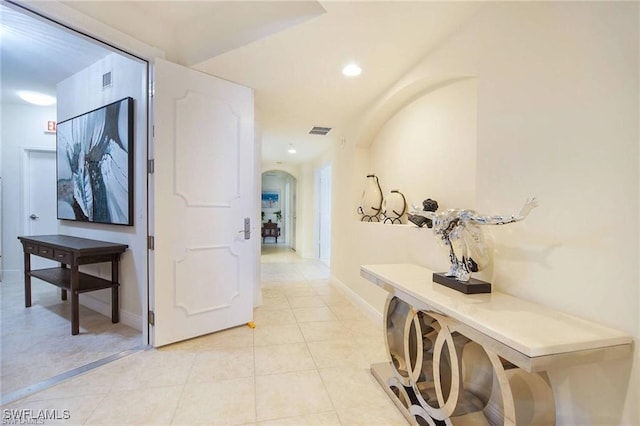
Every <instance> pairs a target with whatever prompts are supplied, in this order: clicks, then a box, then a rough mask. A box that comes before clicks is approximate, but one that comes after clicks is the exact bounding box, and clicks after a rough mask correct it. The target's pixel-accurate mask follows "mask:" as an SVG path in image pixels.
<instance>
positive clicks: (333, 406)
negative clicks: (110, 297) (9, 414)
mask: <svg viewBox="0 0 640 426" xmlns="http://www.w3.org/2000/svg"><path fill="white" fill-rule="evenodd" d="M328 276H329V271H328V268H327V267H326V266H324V265H323V264H322V263H320V262H317V261H312V260H303V259H300V258H299V257H298V256H297V255H296V254H295V252H293V251H291V250H290V249H288V248H287V247H285V246H282V245H266V246H263V254H262V291H263V302H264V303H263V306H261V307H259V308H256V310H255V317H254V318H255V323H256V328H255V329H251V328H249V327H244V326H243V327H237V328H233V329H229V330H225V331H222V332H219V333H214V334H211V335H207V336H203V337H200V338H196V339H191V340H188V341H185V342H180V343H177V344H174V345H170V346H167V347H163V348H160V349H158V350H156V349H149V350H145V351H141V352H137V353H135V354H133V355H130V356H128V357H125V358H122V359H120V360H117V361H114V362H112V363H110V364H108V365H105V366H103V367H100V368H98V369H95V370H93V371H91V372H88V373H86V374H84V375H81V376H78V377H76V378H74V379H72V380H70V381H67V382H64V383H61V384H60V385H58V386H55V387H53V388H51V389H49V390H45V391H43V392H40V393H38V394H35V395H32V396H31V397H29V398H26V399H23V400H21V401H18V402H16V403H14V404H11V405H9V406H7V407H3V408H11V409H22V408H24V409H31V410H39V409H48V410H54V409H55V410H59V412H61V411H62V410H69V415H70V419H69V420H67V421H62V420H59V421H56V422H55V424H119V425H120V424H131V423H136V424H176V425H192V424H252V425H253V424H255V425H258V424H260V425H280V424H290V425H310V424H326V425H340V424H342V425H356V424H363V425H365V424H366V425H373V424H378V425H405V424H406V421H405V420H404V418H403V417H402V415H401V414H400V413H399V411H398V410H397V409H396V408H395V406H394V405H393V403H392V402H391V400H390V399H389V398H388V397H387V396H386V394H385V393H384V392H383V391H382V389H381V388H380V386H379V385H378V383H377V382H376V381H375V379H374V378H373V376H372V375H371V374H370V372H369V366H370V364H372V363H375V362H380V361H382V360H385V359H386V358H387V355H386V354H385V350H384V339H383V336H382V334H381V331H380V326H379V325H378V324H376V323H375V322H374V321H372V320H371V319H370V318H368V317H367V316H365V315H364V314H363V313H362V312H361V310H360V309H359V308H358V307H356V306H354V305H353V304H351V303H350V301H349V300H348V299H346V298H345V297H344V296H343V295H342V294H341V292H340V291H338V290H337V289H336V288H335V287H333V286H332V285H331V284H330V279H329V278H328Z"/></svg>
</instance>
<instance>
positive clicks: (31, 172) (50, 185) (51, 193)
mask: <svg viewBox="0 0 640 426" xmlns="http://www.w3.org/2000/svg"><path fill="white" fill-rule="evenodd" d="M24 173H25V175H24V176H25V178H24V179H25V185H24V188H25V189H26V191H25V203H24V208H25V210H24V212H23V218H24V224H25V226H24V229H25V234H26V235H50V234H57V233H58V219H57V214H56V211H57V209H56V206H57V197H56V182H57V179H56V152H55V151H47V150H39V149H27V150H26V151H25V167H24ZM56 265H57V263H56V262H54V261H52V260H47V259H43V258H41V257H38V256H32V257H31V268H32V269H42V268H52V267H55V266H56Z"/></svg>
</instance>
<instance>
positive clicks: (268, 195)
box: [262, 190, 280, 209]
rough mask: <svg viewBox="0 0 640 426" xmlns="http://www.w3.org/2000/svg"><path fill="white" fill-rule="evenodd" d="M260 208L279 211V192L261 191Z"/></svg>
mask: <svg viewBox="0 0 640 426" xmlns="http://www.w3.org/2000/svg"><path fill="white" fill-rule="evenodd" d="M262 208H263V209H279V208H280V191H272V190H263V191H262Z"/></svg>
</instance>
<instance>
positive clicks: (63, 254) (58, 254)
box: [53, 249, 73, 264]
mask: <svg viewBox="0 0 640 426" xmlns="http://www.w3.org/2000/svg"><path fill="white" fill-rule="evenodd" d="M53 258H54V259H55V260H56V262H60V263H66V264H70V263H71V260H72V259H73V257H72V255H71V253H69V252H68V251H64V250H58V249H55V250H54V251H53Z"/></svg>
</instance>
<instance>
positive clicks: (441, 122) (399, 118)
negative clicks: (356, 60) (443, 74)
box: [360, 77, 478, 223]
mask: <svg viewBox="0 0 640 426" xmlns="http://www.w3.org/2000/svg"><path fill="white" fill-rule="evenodd" d="M477 110H478V101H477V80H476V79H475V78H470V77H459V78H450V79H444V80H440V81H437V82H434V81H433V79H427V78H425V79H423V80H420V81H416V82H414V83H412V84H410V85H408V86H406V87H405V89H404V90H400V91H398V92H397V95H396V96H393V97H391V98H390V99H389V100H388V101H387V102H386V103H385V106H381V107H380V108H378V109H377V113H376V114H374V115H373V116H372V117H371V118H370V120H369V121H368V123H369V124H368V126H367V128H366V129H365V131H364V132H363V135H364V134H370V136H366V137H363V138H361V139H360V141H361V143H363V144H365V143H366V145H365V146H364V147H363V148H364V149H366V150H367V152H368V161H367V163H368V173H375V174H376V176H378V178H379V181H380V186H381V189H382V193H383V197H384V198H387V197H389V196H390V193H391V191H392V190H398V191H400V192H401V193H402V194H403V195H404V196H405V199H406V201H407V204H408V207H409V208H410V207H411V206H412V205H415V206H422V201H423V200H425V199H427V198H432V199H435V200H437V201H438V203H439V206H440V209H446V208H475V204H476V163H477V158H476V157H477V156H476V152H477V140H478V137H477V133H478V125H477ZM362 184H364V176H363V177H362ZM402 222H403V223H407V219H406V216H404V217H403V220H402Z"/></svg>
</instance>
